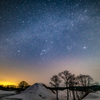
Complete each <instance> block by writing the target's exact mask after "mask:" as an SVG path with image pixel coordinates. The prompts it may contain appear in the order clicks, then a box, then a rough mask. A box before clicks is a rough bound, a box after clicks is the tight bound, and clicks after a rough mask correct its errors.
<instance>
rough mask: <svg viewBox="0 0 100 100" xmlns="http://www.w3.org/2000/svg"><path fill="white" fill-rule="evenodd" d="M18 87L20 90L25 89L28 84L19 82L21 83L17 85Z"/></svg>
mask: <svg viewBox="0 0 100 100" xmlns="http://www.w3.org/2000/svg"><path fill="white" fill-rule="evenodd" d="M18 86H19V88H21V89H26V88H27V87H28V86H29V84H28V83H27V82H25V81H21V82H20V83H19V84H18Z"/></svg>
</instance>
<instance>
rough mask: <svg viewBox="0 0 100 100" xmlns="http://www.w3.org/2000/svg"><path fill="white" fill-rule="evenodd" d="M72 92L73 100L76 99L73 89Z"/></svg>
mask: <svg viewBox="0 0 100 100" xmlns="http://www.w3.org/2000/svg"><path fill="white" fill-rule="evenodd" d="M72 94H73V100H76V99H75V92H74V90H72Z"/></svg>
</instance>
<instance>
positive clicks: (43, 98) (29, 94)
mask: <svg viewBox="0 0 100 100" xmlns="http://www.w3.org/2000/svg"><path fill="white" fill-rule="evenodd" d="M54 97H55V94H54V93H53V92H52V91H51V90H49V89H47V88H46V87H45V86H43V84H41V83H36V84H34V85H32V86H31V87H29V88H28V89H26V90H25V91H23V92H22V93H21V94H18V95H13V96H9V97H5V98H3V100H10V99H14V98H17V99H22V100H52V98H54Z"/></svg>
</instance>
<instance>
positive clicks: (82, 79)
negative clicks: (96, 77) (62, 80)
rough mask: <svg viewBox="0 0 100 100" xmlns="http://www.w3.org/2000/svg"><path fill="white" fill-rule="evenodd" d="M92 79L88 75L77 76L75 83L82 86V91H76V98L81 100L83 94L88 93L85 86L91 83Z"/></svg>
mask: <svg viewBox="0 0 100 100" xmlns="http://www.w3.org/2000/svg"><path fill="white" fill-rule="evenodd" d="M92 81H93V78H92V77H91V76H89V75H82V74H80V75H78V76H77V83H78V84H77V85H78V86H82V87H84V89H85V90H84V91H79V92H77V97H78V100H81V99H82V98H83V97H84V96H85V95H87V94H88V93H89V91H88V89H87V88H86V87H87V86H90V85H91V82H92Z"/></svg>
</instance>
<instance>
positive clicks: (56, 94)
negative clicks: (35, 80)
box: [56, 90, 59, 100]
mask: <svg viewBox="0 0 100 100" xmlns="http://www.w3.org/2000/svg"><path fill="white" fill-rule="evenodd" d="M56 100H59V99H58V90H56Z"/></svg>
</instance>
